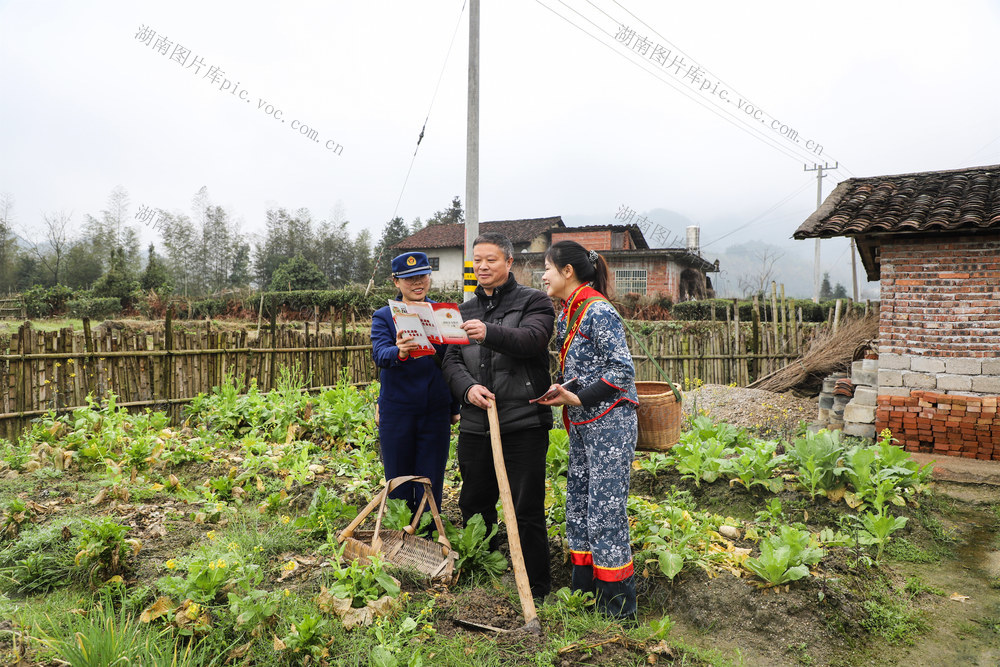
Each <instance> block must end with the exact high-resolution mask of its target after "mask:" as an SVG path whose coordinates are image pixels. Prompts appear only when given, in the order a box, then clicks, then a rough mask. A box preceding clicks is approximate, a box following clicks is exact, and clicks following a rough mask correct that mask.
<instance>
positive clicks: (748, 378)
mask: <svg viewBox="0 0 1000 667" xmlns="http://www.w3.org/2000/svg"><path fill="white" fill-rule="evenodd" d="M770 305H771V310H770V312H772V313H775V314H776V315H777V316H776V317H774V318H772V319H771V320H770V321H768V320H765V319H764V315H765V313H766V312H767V311H766V310H765V309H764V308H763V304H762V303H761V302H759V301H758V300H757V299H754V307H753V309H752V311H751V319H750V321H740V313H739V308H738V306H737V305H736V304H735V303H734V304H733V305H732V306H731V307H730V308H728V309H727V310H726V318H725V320H718V319H716V318H715V317H714V312H713V313H712V315H713V317H712V319H711V320H709V321H705V322H685V323H678V324H680V326H679V328H677V329H675V330H666V331H663V330H660V331H655V332H652V333H649V334H643V333H642V332H641V331H635V333H634V334H633V333H632V332H630V333H629V334H628V335H627V338H628V343H629V349H630V350H631V352H632V361H633V364H634V365H635V374H636V379H637V380H655V381H663V380H664V378H663V376H662V375H661V373H660V370H659V369H658V368H657V365H659V367H660V368H662V369H663V371H664V372H665V373H666V375H667V376H668V377H669V378H670V380H671V381H672V382H677V383H680V384H682V386H683V387H684V388H685V389H691V388H693V387H694V386H695V385H696V384H698V383H702V384H735V385H738V386H746V385H748V384H750V383H751V382H753V381H754V380H755V379H757V378H759V377H762V376H764V375H767V374H768V373H771V372H773V371H776V370H778V369H779V368H782V367H783V366H785V365H787V364H788V363H789V362H791V361H793V360H795V359H798V358H799V357H801V356H802V351H803V350H804V349H805V347H806V345H807V343H808V341H809V340H811V339H812V337H813V336H814V335H815V333H816V331H818V330H819V329H820V328H821V327H827V326H830V325H829V324H828V323H803V322H802V312H801V310H799V311H798V312H795V311H794V310H793V309H792V307H791V306H790V305H788V304H787V302H786V301H785V300H784V298H782V299H781V300H780V302H779V300H778V299H777V298H776V297H774V298H772V301H771V304H770ZM632 328H633V330H635V327H634V326H633V327H632ZM637 337H638V338H641V339H642V342H643V343H645V348H646V350H648V351H649V353H650V354H648V355H647V354H646V350H644V349H643V346H642V345H640V344H639V341H638V340H636V338H637ZM651 357H652V358H651Z"/></svg>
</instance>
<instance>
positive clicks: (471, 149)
mask: <svg viewBox="0 0 1000 667" xmlns="http://www.w3.org/2000/svg"><path fill="white" fill-rule="evenodd" d="M477 236H479V0H469V92H468V121H467V125H466V133H465V271H464V275H463V278H464V284H465V300H466V301H468V300H469V299H471V298H472V297H473V292H474V291H475V289H476V275H475V274H474V273H473V272H472V242H473V241H475V240H476V237H477Z"/></svg>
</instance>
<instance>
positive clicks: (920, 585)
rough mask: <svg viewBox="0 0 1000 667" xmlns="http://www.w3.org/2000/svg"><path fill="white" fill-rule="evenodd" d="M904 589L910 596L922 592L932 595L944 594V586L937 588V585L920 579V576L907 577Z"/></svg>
mask: <svg viewBox="0 0 1000 667" xmlns="http://www.w3.org/2000/svg"><path fill="white" fill-rule="evenodd" d="M903 590H904V591H906V592H907V593H909V594H910V596H914V595H920V594H922V593H930V594H931V595H944V589H943V588H937V587H936V586H928V585H927V584H925V583H924V582H922V581H921V580H920V577H907V579H906V586H905V587H903Z"/></svg>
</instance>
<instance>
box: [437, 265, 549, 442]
mask: <svg viewBox="0 0 1000 667" xmlns="http://www.w3.org/2000/svg"><path fill="white" fill-rule="evenodd" d="M459 310H460V311H461V313H462V319H463V320H465V321H469V320H481V321H482V322H484V323H485V324H486V338H485V339H484V340H483V342H482V344H476V343H475V342H472V343H470V344H469V345H449V346H448V351H447V353H445V356H444V362H443V364H442V366H441V369H442V371H444V379H445V380H446V381H447V382H448V385H449V386H450V387H451V392H452V394H453V395H454V396H455V398H457V399H458V400H459V401H461V403H462V421H461V425H460V426H459V429H460V430H461V431H462V432H463V433H476V434H484V433H486V432H487V431H488V428H487V427H488V420H487V418H486V411H485V410H483V409H482V408H478V407H476V406H474V405H471V404H470V403H468V402H466V400H465V397H466V394H467V393H468V391H469V389H470V388H471V387H472V386H473V385H475V384H481V385H484V386H485V387H486V388H487V389H489V390H490V391H492V392H493V393H494V394H495V395H496V397H497V415H498V417H499V418H500V432H501V433H512V432H515V431H521V430H524V429H528V428H538V427H545V428H552V408H551V407H547V406H544V405H538V404H537V403H529V402H528V400H529V399H532V398H536V397H538V396H540V395H541V394H542V393H544V392H545V390H546V389H548V388H549V385H550V384H551V379H552V376H551V374H550V373H549V340H550V339H551V338H552V330H553V326H554V324H555V318H556V314H555V310H554V309H553V307H552V300H551V299H549V297H548V296H547V295H546V294H545V292H542V291H540V290H537V289H533V288H531V287H525V286H524V285H520V284H518V282H517V281H516V280H515V279H514V275H513V274H511V275H510V277H509V278H508V279H507V282H506V283H504V284H503V285H502V286H500V287H497V288H496V289H494V290H493V295H492V296H488V295H487V294H486V292H485V291H484V290H483V288H482V287H477V288H476V296H475V298H474V299H470V300H469V301H466V302H465V303H463V304H461V305H460V306H459Z"/></svg>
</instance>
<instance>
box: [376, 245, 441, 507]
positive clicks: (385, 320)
mask: <svg viewBox="0 0 1000 667" xmlns="http://www.w3.org/2000/svg"><path fill="white" fill-rule="evenodd" d="M430 274H431V266H430V263H429V262H428V261H427V255H426V254H424V253H422V252H408V253H404V254H402V255H399V256H398V257H394V258H393V260H392V282H393V283H394V284H395V285H396V289H398V290H399V294H397V295H396V300H397V301H403V302H404V303H407V302H414V301H428V299H427V292H428V290H429V289H430V286H431V277H430ZM434 347H435V349H436V351H437V353H436V354H435V355H433V356H424V357H416V358H413V357H411V356H410V352H412V351H413V350H414V349H416V345H415V344H414V343H413V337H412V336H406V335H397V333H396V325H395V324H394V323H393V321H392V312H391V311H390V309H389V306H384V307H382V308H379V309H378V310H376V311H375V314H374V315H373V316H372V359H373V360H374V361H375V365H376V366H378V367H379V368H380V369H381V373H380V376H379V379H380V381H381V392H380V394H379V398H378V411H379V424H378V435H379V442H380V443H381V448H382V465H383V466H384V467H385V478H386V479H392V478H393V477H399V476H400V475H422V476H424V477H428V478H430V480H431V488H432V489H433V491H434V500H435V501H436V502H437V505H438V507H439V508H440V507H441V490H442V487H443V485H444V469H445V464H446V463H447V462H448V445H449V439H450V437H451V424H452V423H454V422H457V421H458V412H459V406H458V403H456V402H454V401H453V399H452V396H451V390H450V389H449V388H448V385H447V384H446V383H445V381H444V377H443V376H442V375H441V359H442V358H443V357H444V352H445V350H446V349H447V346H446V345H435V346H434ZM390 497H391V498H403V499H404V500H406V502H407V504H408V505H409V506H410V509H411V510H414V511H415V510H416V509H417V505H418V503H419V502H420V499H421V498H422V497H423V490H422V487H418V486H416V485H414V484H413V483H408V484H404V485H403V486H401V487H399V488H397V489H395V490H394V491H393V492H392V494H391V495H390Z"/></svg>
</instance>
